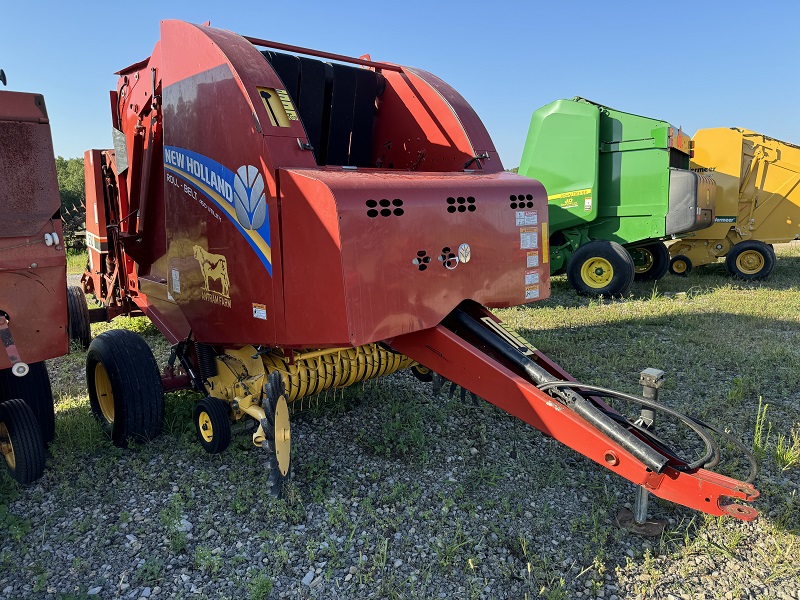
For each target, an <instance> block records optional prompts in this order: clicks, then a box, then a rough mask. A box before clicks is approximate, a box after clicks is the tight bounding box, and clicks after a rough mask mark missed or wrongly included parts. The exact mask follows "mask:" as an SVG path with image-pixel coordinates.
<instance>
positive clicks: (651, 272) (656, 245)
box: [630, 242, 670, 281]
mask: <svg viewBox="0 0 800 600" xmlns="http://www.w3.org/2000/svg"><path fill="white" fill-rule="evenodd" d="M637 250H641V251H642V252H643V253H644V256H643V257H642V258H645V259H646V263H647V264H646V265H642V266H638V267H637V266H636V261H635V260H634V275H633V279H634V280H635V281H658V280H659V279H661V278H662V277H664V275H666V274H667V271H668V270H669V262H670V261H669V250H668V249H667V247H666V246H665V245H664V242H653V243H650V244H644V245H642V246H635V247H633V248H631V249H630V252H631V255H633V254H634V253H635V252H636V251H637Z"/></svg>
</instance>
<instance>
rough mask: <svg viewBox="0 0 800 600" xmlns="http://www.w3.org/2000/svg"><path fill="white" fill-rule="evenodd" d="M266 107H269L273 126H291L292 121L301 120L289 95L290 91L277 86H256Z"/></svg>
mask: <svg viewBox="0 0 800 600" xmlns="http://www.w3.org/2000/svg"><path fill="white" fill-rule="evenodd" d="M256 89H257V90H258V95H259V96H261V101H262V102H263V103H264V108H266V109H267V115H269V122H270V123H271V124H272V126H273V127H289V126H290V125H291V123H290V122H291V121H297V120H299V119H298V117H297V111H296V110H295V108H294V104H292V99H291V98H290V97H289V92H287V91H286V90H281V89H277V88H263V87H260V88H256Z"/></svg>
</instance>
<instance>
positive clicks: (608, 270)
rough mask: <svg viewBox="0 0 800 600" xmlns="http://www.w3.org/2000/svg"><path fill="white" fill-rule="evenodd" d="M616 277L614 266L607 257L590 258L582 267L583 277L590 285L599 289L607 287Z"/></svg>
mask: <svg viewBox="0 0 800 600" xmlns="http://www.w3.org/2000/svg"><path fill="white" fill-rule="evenodd" d="M613 278H614V267H612V266H611V263H610V262H608V261H607V260H606V259H605V258H600V257H599V256H596V257H594V258H590V259H589V260H587V261H586V262H585V263H583V266H582V267H581V279H583V282H584V283H585V284H586V285H588V286H589V287H592V288H595V289H599V288H604V287H606V286H607V285H608V284H609V283H611V280H612V279H613Z"/></svg>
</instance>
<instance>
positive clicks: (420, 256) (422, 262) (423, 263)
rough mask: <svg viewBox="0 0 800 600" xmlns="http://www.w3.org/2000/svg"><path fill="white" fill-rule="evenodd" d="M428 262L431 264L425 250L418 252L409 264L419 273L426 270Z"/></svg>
mask: <svg viewBox="0 0 800 600" xmlns="http://www.w3.org/2000/svg"><path fill="white" fill-rule="evenodd" d="M429 262H431V257H430V256H428V253H427V252H426V251H425V250H419V251H418V252H417V255H416V256H415V257H414V260H412V261H411V264H412V265H415V266H416V267H417V268H418V269H419V270H420V271H424V270H425V269H427V268H428V263H429Z"/></svg>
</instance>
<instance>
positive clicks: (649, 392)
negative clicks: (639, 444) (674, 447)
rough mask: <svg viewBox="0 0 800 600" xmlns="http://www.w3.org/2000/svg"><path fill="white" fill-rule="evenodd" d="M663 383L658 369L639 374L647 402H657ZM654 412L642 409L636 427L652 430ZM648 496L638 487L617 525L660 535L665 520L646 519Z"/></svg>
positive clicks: (662, 372)
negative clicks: (630, 507)
mask: <svg viewBox="0 0 800 600" xmlns="http://www.w3.org/2000/svg"><path fill="white" fill-rule="evenodd" d="M663 383H664V371H661V370H659V369H645V370H644V371H642V372H641V373H639V384H640V385H641V386H642V396H643V397H645V398H647V399H648V400H653V401H657V400H658V388H660V387H661V385H662V384H663ZM655 416H656V415H655V411H654V410H652V409H650V408H642V412H641V414H640V415H639V418H638V419H636V425H639V426H640V427H645V428H647V429H654V427H655V425H654V422H655ZM649 496H650V494H649V493H648V491H647V489H646V488H645V487H644V486H642V485H640V486H639V487H638V488H637V489H636V498H635V500H634V502H633V512H631V511H630V510H628V509H627V508H623V509H621V510H620V511H619V512H618V513H617V524H618V525H619V526H620V527H621V528H622V529H627V530H628V531H630V532H632V533H638V534H639V535H644V536H647V537H656V536H659V535H661V533H662V532H663V531H664V527H666V525H667V520H666V519H653V520H648V519H647V503H648V500H649Z"/></svg>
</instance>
